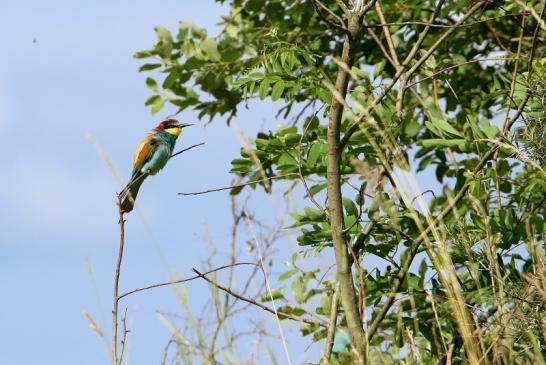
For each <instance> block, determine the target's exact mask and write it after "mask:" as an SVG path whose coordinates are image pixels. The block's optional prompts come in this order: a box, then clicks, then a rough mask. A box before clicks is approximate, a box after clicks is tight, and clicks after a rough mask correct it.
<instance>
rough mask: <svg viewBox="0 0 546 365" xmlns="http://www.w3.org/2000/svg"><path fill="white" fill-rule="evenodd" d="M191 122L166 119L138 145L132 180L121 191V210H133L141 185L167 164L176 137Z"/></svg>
mask: <svg viewBox="0 0 546 365" xmlns="http://www.w3.org/2000/svg"><path fill="white" fill-rule="evenodd" d="M190 125H191V124H187V123H179V122H178V121H177V120H176V119H166V120H164V121H162V122H161V123H159V125H158V126H157V127H155V128H154V129H153V130H152V131H151V132H150V133H149V134H148V136H146V138H144V140H143V141H142V142H140V144H139V145H138V147H137V149H136V152H135V157H134V159H133V174H132V176H131V181H129V183H128V184H127V186H126V187H125V188H124V189H123V190H122V191H121V206H120V208H121V210H122V211H123V212H125V213H127V212H130V211H131V210H133V205H134V203H135V200H136V196H137V194H138V190H139V189H140V185H142V182H143V181H144V179H146V178H147V177H148V175H155V174H157V173H158V172H159V170H161V169H162V168H163V167H165V165H166V164H167V161H169V159H170V158H171V155H172V153H173V149H174V145H175V143H176V139H177V138H178V136H179V135H180V133H181V132H182V128H184V127H188V126H190Z"/></svg>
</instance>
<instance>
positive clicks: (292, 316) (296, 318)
mask: <svg viewBox="0 0 546 365" xmlns="http://www.w3.org/2000/svg"><path fill="white" fill-rule="evenodd" d="M192 270H193V272H195V273H196V274H197V275H198V277H200V278H203V279H204V280H205V281H207V282H208V283H209V284H211V285H213V286H215V287H217V288H218V289H220V290H222V291H224V292H226V293H228V294H230V295H231V296H233V297H235V298H237V299H239V300H242V301H243V302H247V303H250V304H252V305H254V306H256V307H259V308H261V309H263V310H265V311H267V312H269V313H273V314H275V315H277V314H278V315H279V316H282V317H284V318H288V319H291V320H293V321H298V322H302V323H307V324H311V325H319V326H322V327H327V325H328V324H327V323H325V322H324V321H319V320H317V321H313V320H310V319H307V318H303V317H300V316H297V315H295V314H291V313H283V312H281V311H275V310H273V309H271V308H269V307H268V306H266V305H264V304H262V303H259V302H257V301H255V300H253V299H251V298H247V297H244V296H242V295H240V294H237V293H235V292H234V291H233V290H231V289H228V288H226V287H224V286H222V285H220V284H218V283H216V282H214V281H213V280H211V279H209V278H207V277H206V275H207V274H206V273H201V272H199V271H198V270H197V269H195V268H192ZM279 319H283V318H279Z"/></svg>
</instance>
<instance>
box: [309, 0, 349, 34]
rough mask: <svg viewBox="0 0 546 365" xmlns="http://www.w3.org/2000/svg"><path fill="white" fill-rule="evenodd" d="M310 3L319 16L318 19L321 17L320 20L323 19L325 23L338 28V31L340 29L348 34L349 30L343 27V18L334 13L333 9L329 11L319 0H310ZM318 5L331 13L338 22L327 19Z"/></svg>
mask: <svg viewBox="0 0 546 365" xmlns="http://www.w3.org/2000/svg"><path fill="white" fill-rule="evenodd" d="M311 3H312V4H313V6H314V7H315V10H316V12H317V15H318V16H319V18H320V19H322V21H324V22H325V23H326V24H328V25H329V26H330V27H331V28H334V29H337V30H339V31H341V32H343V33H345V34H350V32H349V30H348V29H347V28H346V27H345V24H344V23H343V20H342V19H341V18H340V17H339V16H338V15H336V14H335V13H334V12H333V11H331V10H330V9H329V8H328V7H327V6H326V5H324V4H323V3H322V2H320V0H311ZM319 7H322V8H323V9H325V10H326V11H327V12H328V13H329V14H330V15H332V14H333V16H334V17H335V18H336V19H338V21H339V22H340V24H336V23H334V22H332V21H331V20H329V19H328V18H327V17H325V16H324V15H323V14H322V13H321V11H320V9H319Z"/></svg>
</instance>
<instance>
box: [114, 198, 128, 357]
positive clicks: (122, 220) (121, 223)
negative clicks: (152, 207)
mask: <svg viewBox="0 0 546 365" xmlns="http://www.w3.org/2000/svg"><path fill="white" fill-rule="evenodd" d="M118 212H119V222H118V223H119V231H120V237H119V249H118V258H117V262H116V269H115V273H114V298H113V299H114V300H113V308H112V364H113V365H120V364H121V361H118V304H119V277H120V274H121V263H122V261H123V248H124V246H125V218H124V216H123V215H124V212H123V210H122V209H121V194H118ZM120 360H121V358H120Z"/></svg>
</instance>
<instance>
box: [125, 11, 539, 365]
mask: <svg viewBox="0 0 546 365" xmlns="http://www.w3.org/2000/svg"><path fill="white" fill-rule="evenodd" d="M218 2H220V3H224V1H221V0H218ZM339 3H344V4H346V6H348V7H350V6H351V5H350V4H352V3H357V2H342V1H333V0H332V1H324V2H322V4H323V5H324V7H326V8H328V12H327V11H325V10H324V8H320V6H319V7H318V8H319V9H322V11H321V13H320V16H319V14H318V13H317V9H316V8H315V7H314V6H313V2H312V1H301V0H300V1H288V0H248V1H242V0H234V1H232V2H231V3H230V13H229V15H227V16H226V17H224V18H223V22H222V27H223V30H222V32H221V33H220V34H219V35H218V36H216V37H210V36H208V35H207V33H206V31H205V30H203V29H201V28H199V27H197V26H195V25H193V24H189V23H180V27H179V29H178V33H177V35H176V36H173V35H172V34H171V32H170V31H169V30H167V29H164V28H161V27H158V28H156V33H157V37H158V39H157V43H156V44H155V45H154V46H153V47H152V49H150V50H148V51H143V52H138V53H137V54H136V57H137V58H142V59H153V60H154V61H153V62H154V63H147V64H145V65H143V66H142V67H141V71H143V72H149V71H153V73H154V75H158V72H159V73H160V74H162V75H163V79H162V81H161V82H160V83H159V82H157V81H155V79H152V78H148V79H147V81H146V84H147V86H148V87H149V88H150V90H151V91H152V92H153V95H152V96H151V97H150V98H149V99H148V100H147V101H146V104H147V105H150V107H151V110H152V112H153V113H157V112H159V111H160V110H161V108H162V107H163V105H164V103H165V102H169V103H171V104H174V105H176V106H177V107H178V108H179V112H181V111H183V110H184V109H186V108H194V109H196V110H198V111H199V118H202V119H208V120H213V119H214V118H216V117H218V116H222V115H225V116H226V118H227V121H228V122H229V120H231V119H232V118H234V117H235V116H236V115H237V110H238V108H240V107H241V106H244V105H246V103H247V101H248V100H250V99H259V100H261V101H273V102H277V103H278V104H275V105H280V107H279V110H278V117H280V118H284V119H285V120H287V124H286V126H285V127H283V128H279V129H277V130H272V131H263V132H260V133H258V135H257V136H256V137H255V138H254V140H253V141H252V146H251V147H249V148H245V149H242V150H241V153H240V156H238V157H237V158H235V159H234V160H233V161H232V168H231V171H230V172H231V173H233V174H236V175H238V176H239V177H244V178H246V179H247V180H248V181H249V182H255V184H252V185H251V187H254V188H255V187H256V186H257V185H261V186H262V187H263V188H264V189H265V191H267V192H271V185H272V184H273V183H279V181H282V180H284V181H286V182H289V183H291V184H302V185H305V191H306V195H305V196H304V197H302V200H305V201H306V202H307V206H306V207H304V208H303V210H302V211H299V212H293V214H292V218H293V222H292V224H291V226H290V227H288V228H291V229H294V230H296V231H297V234H298V238H297V241H298V243H299V244H300V245H301V246H305V247H306V248H307V249H311V250H314V251H317V252H319V251H321V250H330V247H332V240H333V238H332V227H331V223H330V217H329V215H328V213H327V210H326V207H327V202H326V201H324V191H325V189H327V183H326V177H327V161H328V159H327V156H328V153H331V151H332V150H331V148H332V146H331V145H329V142H328V126H327V123H326V120H327V119H328V118H327V116H328V115H329V112H330V111H331V108H332V105H333V104H334V102H335V100H336V99H339V98H340V96H339V95H337V94H336V93H338V92H339V90H336V89H335V83H334V80H336V75H337V73H338V72H340V71H339V70H342V72H346V73H347V74H348V77H349V78H350V81H349V84H348V85H349V86H348V89H349V93H348V95H347V98H346V99H344V102H345V105H344V116H343V119H342V122H341V125H340V129H341V134H342V136H343V138H342V140H345V141H346V144H345V145H344V146H342V147H343V150H342V152H341V156H340V171H341V176H340V180H341V182H342V192H343V200H342V205H343V214H344V235H345V237H346V240H347V242H348V243H349V251H350V252H351V254H352V255H353V256H352V261H351V264H353V267H352V270H354V271H353V278H354V283H355V284H354V286H355V288H356V291H357V292H358V297H359V303H358V305H359V308H360V311H361V312H362V313H364V314H366V315H365V316H364V317H365V318H367V319H368V320H369V323H368V326H369V327H368V328H372V329H371V330H370V331H373V332H370V334H369V335H370V336H369V344H368V350H369V356H370V361H371V362H373V361H382V362H386V363H391V362H392V363H394V362H396V361H397V360H399V359H402V358H405V357H406V358H408V359H413V360H415V359H418V361H419V362H422V363H448V362H453V363H466V362H472V361H474V360H475V359H476V358H475V357H473V356H475V355H476V356H478V357H480V356H483V357H482V359H486V360H487V362H493V363H498V362H506V363H508V362H512V361H515V359H516V358H517V359H520V360H517V361H520V362H522V363H525V362H528V361H529V362H535V361H544V360H543V358H542V356H543V353H544V350H543V349H544V346H545V344H546V340H545V338H544V329H545V323H544V320H543V318H542V317H541V315H540V314H541V313H542V311H543V308H544V305H545V302H546V300H545V298H546V297H545V296H544V290H545V289H544V288H545V287H546V283H545V281H544V280H545V279H546V278H545V270H544V262H545V260H544V259H545V257H544V255H545V251H544V228H545V223H544V219H545V218H544V202H545V198H546V179H545V177H546V176H545V172H544V151H545V147H544V133H545V132H544V131H545V128H544V126H545V120H544V112H545V104H544V100H545V96H544V79H545V76H546V74H545V73H544V65H545V62H546V61H545V60H546V59H544V58H540V57H542V56H543V55H544V51H545V50H546V48H545V46H544V38H545V36H546V35H545V32H544V29H542V28H541V27H543V25H541V23H539V22H538V21H537V19H536V17H533V16H532V15H530V10H529V9H533V11H534V12H535V13H536V14H541V12H542V14H543V8H544V5H543V4H542V3H541V2H539V1H529V2H527V3H526V4H524V5H525V7H524V6H523V5H522V3H520V2H517V1H486V2H481V3H476V2H471V1H447V2H440V3H441V4H443V5H442V6H441V7H440V8H438V9H436V10H438V15H437V16H436V17H435V18H434V20H433V26H431V27H426V26H425V25H424V23H429V22H430V21H431V16H432V14H434V12H435V8H436V7H437V5H438V4H439V3H438V2H435V1H416V0H407V1H403V2H398V1H390V0H389V1H380V2H378V4H380V5H379V7H378V6H375V7H373V8H372V10H370V11H369V12H368V13H367V14H366V15H365V16H364V19H363V24H366V26H365V27H364V28H363V29H362V30H361V31H360V33H359V34H358V37H355V38H354V41H353V42H354V47H353V49H352V52H354V61H353V64H352V65H343V64H340V62H339V60H340V57H341V55H342V49H343V44H344V37H345V36H344V34H343V33H342V32H340V31H339V29H337V28H335V27H331V26H330V24H329V23H328V22H325V21H324V19H323V18H325V17H328V18H329V19H330V22H337V21H339V19H345V17H346V16H347V14H346V13H344V11H343V9H342V8H340V6H339ZM475 6H479V7H478V8H475V9H476V11H475V12H473V13H471V14H470V15H469V18H468V19H467V20H466V21H465V22H464V23H463V24H462V25H461V26H458V25H456V23H457V22H458V21H459V19H461V18H462V17H463V14H465V13H466V12H468V11H469V9H470V8H471V7H475ZM378 9H380V10H381V13H382V14H380V13H379V10H378ZM383 16H384V18H385V20H386V22H387V23H388V26H385V27H382V26H380V25H378V24H382V23H384V21H383V20H382V17H383ZM387 29H388V31H387ZM422 34H426V36H425V37H424V38H423V39H422V40H421V39H420V36H421V35H422ZM444 35H445V38H443V37H444ZM414 47H417V48H415V49H414ZM412 54H413V56H412ZM406 57H407V63H406V61H404V60H405V59H406ZM420 61H422V62H421V63H420ZM401 65H403V66H401ZM420 65H421V66H420ZM414 66H416V68H415V70H414V71H413V72H412V73H411V74H410V73H407V71H408V69H412V70H413V68H412V67H414ZM400 70H402V71H400ZM403 71H404V72H406V73H404V72H403ZM400 74H402V75H404V77H403V78H402V79H400V80H399V82H398V83H396V85H395V84H394V81H392V80H393V79H397V78H399V77H400ZM391 81H392V82H393V84H392V85H391V86H389V82H391ZM400 85H405V91H404V92H401V91H400ZM391 87H392V89H391ZM341 97H342V96H341ZM370 105H373V106H374V107H373V108H371V109H369V110H368V106H370ZM517 110H520V111H523V116H522V117H520V113H518V112H517ZM519 120H524V126H523V127H522V128H520V129H519V130H518V132H517V133H513V131H512V130H511V128H512V126H513V125H514V124H515V123H516V122H518V121H519ZM356 123H358V126H359V127H358V128H357V129H352V126H354V125H357V124H356ZM514 136H516V137H517V139H516V140H517V141H519V142H520V144H522V148H520V146H519V145H518V144H516V143H515V142H514V138H513V137H514ZM408 176H410V177H408ZM434 178H435V179H436V182H434V181H433V179H434ZM415 179H419V181H420V182H421V183H422V184H425V185H426V186H423V187H422V190H426V191H432V192H433V193H432V194H433V195H432V196H431V197H430V198H427V197H426V196H428V195H426V196H425V195H424V193H423V192H422V190H421V189H419V188H418V187H417V185H416V184H415V183H414V180H415ZM243 190H244V188H243V187H238V188H235V189H233V190H232V191H231V193H232V194H234V195H237V194H240V193H241V192H242V191H243ZM436 218H438V219H436ZM435 219H436V220H435ZM427 227H430V228H427ZM371 256H375V257H379V258H381V260H382V261H384V262H386V265H383V266H378V267H370V266H369V262H370V261H369V258H370V257H371ZM300 260H301V259H300ZM295 261H296V260H295V259H294V260H293V262H292V263H291V264H290V265H289V268H288V271H286V272H284V273H283V274H281V275H280V277H279V286H280V287H279V288H278V289H277V291H276V292H275V293H276V295H275V298H274V299H275V300H277V301H281V302H283V303H282V312H283V313H288V314H294V315H297V316H304V317H305V316H307V317H306V318H310V317H308V314H309V313H313V315H317V316H320V317H321V318H322V319H323V320H325V321H327V320H328V319H329V316H330V315H331V307H332V302H331V298H332V295H333V293H334V291H335V285H334V284H335V278H333V277H329V278H327V279H325V280H317V277H320V275H321V274H325V275H326V274H328V273H321V270H319V269H317V270H312V271H304V270H301V269H299V268H297V267H296V265H295ZM417 263H419V264H417ZM446 273H448V274H446ZM449 273H452V274H453V275H456V277H455V278H453V277H451V278H450V277H449ZM445 275H447V276H445ZM288 283H290V284H289V285H288ZM311 283H313V285H311ZM288 289H290V294H289V293H288ZM393 298H395V299H396V300H394V299H393ZM263 299H264V300H270V298H269V299H268V298H267V297H265V296H264V298H263ZM457 305H460V307H457ZM454 308H464V310H463V311H464V312H465V313H467V315H468V318H470V320H469V321H470V322H469V328H470V331H472V333H473V336H474V337H473V338H474V340H473V341H474V342H475V343H476V344H477V345H476V348H472V346H470V345H469V343H468V342H465V341H467V338H466V337H465V334H464V330H462V329H461V325H460V324H461V321H463V320H465V318H466V317H464V315H462V316H463V317H461V314H460V313H459V314H458V312H457V310H455V309H454ZM339 309H340V312H339V317H340V320H339V326H340V327H344V326H346V325H347V323H346V321H347V318H346V316H345V312H344V309H343V308H341V307H340V308H339ZM383 309H385V311H384V312H382V311H383ZM281 318H283V317H282V316H281ZM284 318H286V316H285V317H284ZM302 334H303V335H312V341H313V342H318V341H320V340H322V339H324V338H325V337H326V330H325V329H324V328H323V327H322V326H320V325H316V326H312V325H309V324H304V325H302ZM499 339H500V340H499ZM385 349H388V351H385ZM483 349H493V350H492V351H486V352H483V353H482V350H483ZM508 350H509V351H508ZM387 352H388V354H389V355H387ZM474 352H475V353H474ZM332 356H333V357H332V359H331V361H334V362H336V361H337V362H340V363H350V362H351V361H353V360H354V359H353V358H352V356H353V355H352V353H351V352H350V351H347V352H345V353H343V352H341V353H334V355H332ZM374 359H375V360H374ZM472 359H474V360H472ZM538 359H540V360H538ZM413 360H412V361H413ZM408 361H409V360H408Z"/></svg>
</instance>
